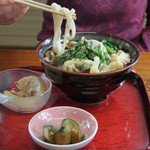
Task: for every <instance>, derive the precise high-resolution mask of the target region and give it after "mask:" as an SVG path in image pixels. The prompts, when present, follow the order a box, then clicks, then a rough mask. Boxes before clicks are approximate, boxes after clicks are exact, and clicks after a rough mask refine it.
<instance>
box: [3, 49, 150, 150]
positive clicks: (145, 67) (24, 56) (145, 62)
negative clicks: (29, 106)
mask: <svg viewBox="0 0 150 150" xmlns="http://www.w3.org/2000/svg"><path fill="white" fill-rule="evenodd" d="M149 58H150V53H141V56H140V59H139V61H138V63H137V64H136V65H135V67H134V70H135V71H136V73H137V74H138V75H139V76H141V77H142V79H143V81H144V83H145V87H146V90H147V93H148V95H149V96H150V76H149V74H150V69H149V65H150V59H149ZM23 66H41V63H40V61H39V59H38V57H37V55H36V51H35V50H3V49H2V50H0V71H3V70H7V69H12V68H16V67H23ZM131 92H132V91H131ZM56 94H57V93H56ZM130 94H131V93H130ZM130 94H129V95H130ZM137 99H138V97H137ZM131 106H133V105H131ZM113 108H114V106H113ZM136 111H137V110H136ZM2 112H7V114H2ZM8 113H9V115H8ZM14 114H15V115H14ZM15 116H16V119H17V121H18V123H20V125H24V126H27V125H28V122H26V123H25V122H24V121H23V119H26V120H28V121H29V119H30V118H31V116H32V114H29V116H30V117H28V116H27V115H24V116H23V117H22V118H21V121H20V115H19V114H17V113H13V112H11V111H8V110H7V109H5V108H4V107H1V111H0V124H1V123H2V122H3V123H4V122H5V123H10V124H11V123H12V121H13V118H15ZM11 117H13V118H12V119H11ZM2 120H3V121H2ZM131 122H132V121H131ZM13 124H14V123H13ZM14 125H15V124H14ZM6 126H7V127H6V128H8V126H9V125H6ZM15 126H16V127H20V126H19V125H15ZM3 128H4V126H0V133H1V134H2V135H3V134H6V133H5V132H6V130H4V129H3ZM24 128H25V127H22V128H21V127H20V128H15V127H11V131H10V130H7V131H9V132H12V130H13V129H14V130H15V132H14V133H12V134H13V135H15V136H18V134H19V132H21V131H22V130H24ZM135 128H136V127H135ZM26 132H27V131H25V133H24V134H23V135H22V136H23V137H20V140H18V142H21V143H22V144H26V143H27V142H28V141H29V140H30V139H29V137H28V138H27V139H25V141H23V140H24V138H25V137H24V136H25V135H27V134H28V133H26ZM6 137H7V136H4V137H3V138H1V137H0V146H1V144H3V145H5V146H4V147H1V148H2V149H4V150H5V149H13V147H12V146H14V147H15V145H16V144H15V143H14V142H13V141H12V142H11V145H10V146H7V147H6V143H5V141H9V139H7V140H5V138H6ZM8 138H11V137H8ZM1 142H2V143H1ZM18 146H19V145H18ZM26 146H27V147H28V145H26ZM26 146H25V145H24V146H23V145H20V148H22V147H24V149H26V148H25V147H26ZM32 146H33V147H32V148H31V147H30V148H29V147H28V148H27V149H40V147H38V146H37V145H36V144H33V145H32ZM90 146H91V145H90ZM18 149H19V147H18Z"/></svg>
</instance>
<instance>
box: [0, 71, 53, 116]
mask: <svg viewBox="0 0 150 150" xmlns="http://www.w3.org/2000/svg"><path fill="white" fill-rule="evenodd" d="M27 76H37V77H39V78H41V79H42V81H43V82H44V83H45V85H46V88H47V90H46V91H45V92H44V93H42V94H40V95H37V96H32V97H15V96H7V95H4V94H3V93H4V92H5V90H9V89H12V88H14V87H16V85H15V82H16V81H18V80H20V79H21V78H23V77H27ZM0 83H1V84H0V103H1V104H2V105H4V106H5V107H7V108H9V109H11V110H13V111H16V112H21V113H31V112H35V111H37V110H39V109H41V108H42V107H43V106H44V105H45V104H46V103H47V101H48V100H49V97H50V95H51V89H52V83H51V81H50V80H49V79H48V78H47V77H46V75H45V74H44V73H40V72H36V71H31V70H28V69H19V68H18V69H10V70H5V71H2V72H0Z"/></svg>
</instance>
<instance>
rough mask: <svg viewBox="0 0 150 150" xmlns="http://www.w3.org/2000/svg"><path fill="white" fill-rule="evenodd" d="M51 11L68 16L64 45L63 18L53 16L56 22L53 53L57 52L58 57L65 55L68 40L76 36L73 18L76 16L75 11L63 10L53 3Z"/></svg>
mask: <svg viewBox="0 0 150 150" xmlns="http://www.w3.org/2000/svg"><path fill="white" fill-rule="evenodd" d="M51 9H53V10H55V11H58V12H61V13H63V14H64V15H65V16H66V19H67V20H66V26H65V35H64V41H63V45H62V44H61V25H62V22H63V19H64V18H63V16H60V15H57V14H53V20H54V39H53V52H55V53H56V54H57V55H58V56H60V55H61V54H63V53H64V50H65V47H66V43H67V39H68V40H72V39H73V38H74V37H75V35H76V26H75V23H74V20H73V18H72V14H75V10H74V9H71V10H69V9H67V8H64V7H63V8H62V7H61V6H60V5H58V4H56V3H53V4H52V5H51Z"/></svg>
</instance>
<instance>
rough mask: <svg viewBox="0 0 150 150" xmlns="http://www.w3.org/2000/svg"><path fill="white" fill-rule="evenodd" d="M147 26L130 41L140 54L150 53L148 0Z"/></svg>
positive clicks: (148, 11)
mask: <svg viewBox="0 0 150 150" xmlns="http://www.w3.org/2000/svg"><path fill="white" fill-rule="evenodd" d="M146 12H147V16H146V17H147V24H146V27H145V28H144V29H143V31H142V32H141V34H140V35H139V36H138V37H137V38H135V39H134V40H132V41H133V42H134V43H135V44H136V45H137V46H138V47H139V49H140V51H141V52H150V0H149V1H148V7H147V11H146Z"/></svg>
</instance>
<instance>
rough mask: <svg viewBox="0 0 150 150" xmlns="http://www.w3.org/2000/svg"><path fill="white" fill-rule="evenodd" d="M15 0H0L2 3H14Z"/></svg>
mask: <svg viewBox="0 0 150 150" xmlns="http://www.w3.org/2000/svg"><path fill="white" fill-rule="evenodd" d="M13 3H14V0H0V5H8V4H13Z"/></svg>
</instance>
